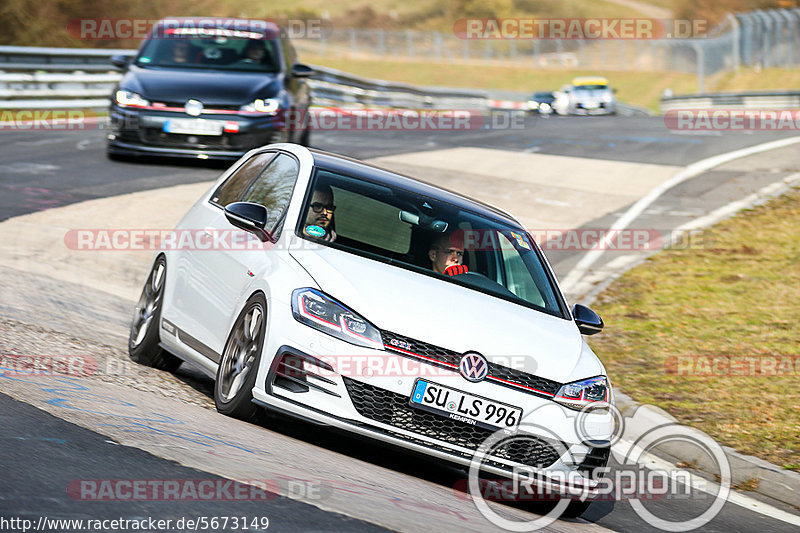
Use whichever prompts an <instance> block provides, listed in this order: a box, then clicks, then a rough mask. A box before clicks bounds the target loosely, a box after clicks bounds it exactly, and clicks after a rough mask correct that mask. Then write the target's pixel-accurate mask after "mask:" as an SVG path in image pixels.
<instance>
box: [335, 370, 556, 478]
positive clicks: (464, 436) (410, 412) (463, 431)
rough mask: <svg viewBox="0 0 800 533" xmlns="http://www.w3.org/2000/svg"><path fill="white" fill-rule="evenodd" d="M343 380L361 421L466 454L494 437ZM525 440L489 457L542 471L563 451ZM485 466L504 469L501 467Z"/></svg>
mask: <svg viewBox="0 0 800 533" xmlns="http://www.w3.org/2000/svg"><path fill="white" fill-rule="evenodd" d="M343 379H344V383H345V386H346V387H347V392H348V393H349V394H350V399H351V400H352V401H353V405H354V406H355V408H356V410H357V411H358V413H359V414H360V415H361V416H363V417H364V418H368V419H370V420H374V421H376V422H381V423H383V424H387V425H391V426H394V427H396V428H400V429H404V430H406V431H410V432H413V433H416V434H418V435H422V436H425V437H428V438H431V439H435V440H438V441H441V442H444V443H447V444H450V445H454V446H461V447H462V448H467V449H469V450H477V449H478V447H479V446H480V445H481V444H482V443H483V442H484V441H485V440H486V439H487V438H489V436H490V435H491V434H492V433H493V431H492V430H489V429H484V428H479V427H476V426H473V425H471V424H467V423H465V422H460V421H458V420H453V419H450V418H446V417H444V416H440V415H436V414H434V413H429V412H427V411H422V410H420V409H414V408H413V407H411V406H410V405H409V404H408V397H407V396H405V395H403V394H397V393H395V392H392V391H388V390H386V389H382V388H380V387H375V386H373V385H369V384H367V383H363V382H361V381H356V380H354V379H350V378H348V377H344V378H343ZM389 433H391V434H392V435H394V436H396V437H398V438H401V439H404V440H407V441H411V442H417V443H418V444H423V445H425V446H428V447H431V444H430V443H428V442H425V441H423V440H417V439H413V438H409V437H407V436H405V435H402V434H400V433H394V432H389ZM525 437H526V438H525V439H524V440H513V441H510V442H508V443H502V442H501V443H500V444H499V445H498V446H497V447H495V448H494V449H493V450H492V453H491V456H492V457H496V458H500V459H505V460H507V461H514V462H517V463H521V464H524V465H528V466H532V467H535V468H544V467H547V466H550V465H551V464H553V463H554V462H555V461H556V460H557V459H558V458H559V453H558V451H557V450H556V448H557V447H558V448H560V449H563V447H564V445H559V446H556V447H554V446H553V445H551V444H550V443H548V442H547V441H545V440H544V439H541V438H537V437H534V436H528V435H526V436H525ZM433 447H434V448H438V449H441V450H443V451H446V452H448V453H451V454H452V453H455V454H458V455H460V456H462V457H471V456H472V454H471V453H464V452H461V451H458V450H452V449H450V448H444V447H441V446H439V447H437V446H433ZM487 462H489V463H490V464H494V465H495V466H500V467H504V468H507V467H506V466H505V465H502V464H501V463H494V462H492V461H487Z"/></svg>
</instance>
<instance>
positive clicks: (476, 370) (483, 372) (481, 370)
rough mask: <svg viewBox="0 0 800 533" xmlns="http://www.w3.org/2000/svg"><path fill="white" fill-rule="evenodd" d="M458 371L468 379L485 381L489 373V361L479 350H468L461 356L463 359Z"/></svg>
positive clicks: (474, 381) (475, 381)
mask: <svg viewBox="0 0 800 533" xmlns="http://www.w3.org/2000/svg"><path fill="white" fill-rule="evenodd" d="M458 371H459V372H460V373H461V375H462V376H464V379H466V380H467V381H472V382H473V383H477V382H478V381H483V380H484V379H485V378H486V376H487V375H488V374H489V363H488V361H486V358H485V357H484V356H482V355H481V354H479V353H478V352H467V353H465V354H464V355H463V356H461V361H459V363H458Z"/></svg>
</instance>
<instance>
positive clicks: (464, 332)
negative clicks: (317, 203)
mask: <svg viewBox="0 0 800 533" xmlns="http://www.w3.org/2000/svg"><path fill="white" fill-rule="evenodd" d="M290 253H291V255H292V256H293V257H294V258H295V259H296V260H297V261H298V262H299V263H300V264H301V265H302V266H303V267H304V268H305V269H306V270H307V271H308V273H309V274H310V275H311V276H312V277H313V278H314V280H315V281H316V282H317V283H318V284H319V288H320V289H321V290H322V291H324V292H326V293H327V294H329V295H331V296H333V297H334V298H336V299H337V300H339V301H340V302H342V303H343V304H345V305H347V306H348V307H350V308H351V309H352V310H353V311H355V312H357V313H359V314H360V315H362V316H363V317H364V318H366V319H367V320H369V321H370V322H372V323H373V324H374V325H375V326H377V327H378V328H380V329H383V330H387V331H391V332H393V333H398V334H400V335H404V336H407V337H411V338H414V339H417V340H419V341H423V342H427V343H430V344H434V345H436V346H440V347H442V348H446V349H450V350H455V351H457V352H460V353H463V352H466V351H470V350H473V351H477V352H479V353H481V354H483V355H485V356H486V357H487V358H488V359H489V360H493V359H494V360H495V362H497V363H499V364H505V363H504V361H505V360H508V361H510V362H511V363H512V365H513V366H516V365H519V364H520V363H521V362H522V364H524V368H523V369H524V370H525V371H526V372H529V373H531V374H535V375H538V376H541V377H546V378H548V379H552V380H555V381H559V382H561V383H565V382H567V381H571V380H573V379H580V378H583V377H590V376H593V375H598V374H600V373H602V372H603V368H602V365H601V364H600V362H599V360H597V358H596V357H594V355H593V354H591V351H589V354H591V355H590V356H588V357H587V355H586V352H584V354H583V357H581V350H582V349H583V347H584V342H583V340H582V338H581V335H580V333H579V332H578V329H577V327H576V326H575V324H574V323H573V322H571V321H569V320H564V319H561V318H557V317H554V316H551V315H548V314H545V313H541V312H539V311H535V310H533V309H530V308H527V307H523V306H521V305H517V304H514V303H511V302H508V301H506V300H501V299H499V298H495V297H492V296H489V295H486V294H484V293H481V292H477V291H475V290H472V289H468V288H465V287H461V286H458V285H455V284H452V283H448V282H446V281H442V280H438V279H436V278H433V277H429V276H425V275H423V274H418V273H416V272H411V271H408V270H404V269H401V268H398V267H393V266H389V265H386V264H383V263H380V262H377V261H373V260H370V259H366V258H363V257H359V256H356V255H353V254H349V253H346V252H342V251H340V250H336V249H333V248H328V247H322V248H321V249H316V250H307V249H306V250H300V249H298V250H291V251H290ZM504 358H510V359H504ZM516 367H517V368H518V366H516ZM576 372H577V373H578V377H577V378H576V377H575V373H576Z"/></svg>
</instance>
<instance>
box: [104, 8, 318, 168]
mask: <svg viewBox="0 0 800 533" xmlns="http://www.w3.org/2000/svg"><path fill="white" fill-rule="evenodd" d="M111 61H112V63H113V64H114V65H115V66H117V67H118V68H121V69H124V70H125V71H126V72H125V75H124V76H123V78H122V80H120V82H119V84H118V85H117V87H116V88H115V90H114V93H113V94H112V97H111V108H110V111H109V119H110V126H109V131H108V135H107V140H108V155H109V157H112V158H114V157H117V156H132V155H133V156H136V155H164V156H170V157H189V158H195V159H237V158H239V157H240V156H241V155H242V154H244V153H245V152H247V151H248V150H250V149H252V148H255V147H258V146H262V145H265V144H270V143H274V142H295V143H299V144H304V145H308V142H309V136H310V129H309V126H308V120H307V119H308V108H309V105H310V104H311V98H310V91H309V87H308V84H307V82H306V78H308V77H309V76H311V75H312V74H313V72H314V71H313V70H312V69H311V68H310V67H308V66H306V65H302V64H300V63H298V62H297V54H296V52H295V50H294V47H293V46H292V44H291V43H290V42H289V40H288V38H286V37H285V36H283V35H281V31H280V28H279V27H278V26H277V25H276V24H274V23H272V22H267V21H263V20H231V19H209V18H203V19H200V18H181V19H164V20H162V21H160V22H158V23H157V24H156V25H155V26H153V29H152V30H151V31H150V34H149V35H148V38H147V39H146V40H145V42H144V43H143V44H142V46H141V48H140V49H139V51H138V53H137V54H136V56H135V57H132V56H124V55H120V56H114V57H112V59H111ZM290 118H291V120H290Z"/></svg>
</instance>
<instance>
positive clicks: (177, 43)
mask: <svg viewBox="0 0 800 533" xmlns="http://www.w3.org/2000/svg"><path fill="white" fill-rule="evenodd" d="M235 34H236V35H234V36H232V35H230V32H227V33H226V32H223V31H220V32H215V31H214V30H204V31H203V32H202V33H200V32H194V34H192V33H189V34H186V35H174V34H168V35H165V36H163V37H159V38H154V39H150V40H149V41H147V42H146V43H145V45H144V46H143V47H142V51H141V52H140V53H139V56H138V58H137V60H136V64H137V65H138V66H140V67H170V68H190V69H214V70H238V71H249V72H273V73H274V72H279V71H280V60H279V57H280V56H279V54H278V43H277V41H275V40H268V39H266V38H264V36H263V35H261V36H260V37H259V34H257V33H252V32H235ZM239 34H241V35H243V36H238V35H239ZM244 35H246V36H247V37H244Z"/></svg>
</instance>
